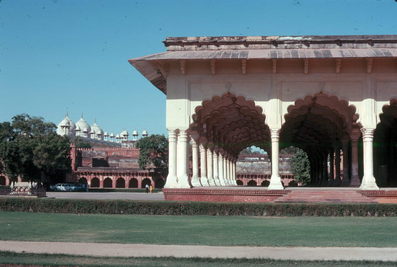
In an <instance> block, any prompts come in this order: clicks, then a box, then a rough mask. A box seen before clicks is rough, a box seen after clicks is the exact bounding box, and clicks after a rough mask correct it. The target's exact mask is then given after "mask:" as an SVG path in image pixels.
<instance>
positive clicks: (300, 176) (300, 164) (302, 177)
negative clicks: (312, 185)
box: [288, 148, 310, 185]
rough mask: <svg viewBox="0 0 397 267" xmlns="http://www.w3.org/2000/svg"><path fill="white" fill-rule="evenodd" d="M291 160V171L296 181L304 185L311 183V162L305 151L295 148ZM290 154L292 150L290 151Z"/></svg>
mask: <svg viewBox="0 0 397 267" xmlns="http://www.w3.org/2000/svg"><path fill="white" fill-rule="evenodd" d="M294 150H295V151H293V156H292V159H291V169H292V173H293V174H294V177H295V180H296V181H297V182H298V183H302V185H306V184H308V183H309V182H310V162H309V158H308V156H307V154H306V152H305V151H303V150H302V149H300V148H295V149H294ZM288 152H289V153H290V152H291V150H288Z"/></svg>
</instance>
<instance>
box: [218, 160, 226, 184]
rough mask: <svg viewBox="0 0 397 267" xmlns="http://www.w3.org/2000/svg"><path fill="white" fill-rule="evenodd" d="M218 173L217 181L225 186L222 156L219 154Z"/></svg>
mask: <svg viewBox="0 0 397 267" xmlns="http://www.w3.org/2000/svg"><path fill="white" fill-rule="evenodd" d="M218 172H219V180H220V181H221V184H222V185H224V186H225V185H227V184H226V181H225V177H224V176H223V155H222V153H221V152H219V156H218Z"/></svg>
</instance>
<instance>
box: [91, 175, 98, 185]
mask: <svg viewBox="0 0 397 267" xmlns="http://www.w3.org/2000/svg"><path fill="white" fill-rule="evenodd" d="M90 187H99V179H98V178H97V177H94V178H92V179H91V185H90Z"/></svg>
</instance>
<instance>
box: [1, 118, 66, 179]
mask: <svg viewBox="0 0 397 267" xmlns="http://www.w3.org/2000/svg"><path fill="white" fill-rule="evenodd" d="M55 128H56V126H55V124H53V123H49V122H45V121H44V120H43V118H39V117H30V116H29V115H27V114H21V115H17V116H15V117H13V118H12V122H11V124H10V123H8V122H3V123H1V124H0V161H1V162H2V166H3V171H4V172H5V173H6V174H7V176H8V177H9V178H10V180H12V181H15V180H16V179H17V178H18V177H22V178H23V179H25V180H27V181H32V182H33V181H34V182H38V183H39V184H44V183H50V182H51V181H53V180H56V179H59V176H60V175H65V174H66V173H67V172H68V171H70V158H69V151H70V144H69V139H68V138H67V137H63V136H59V135H57V134H56V133H55Z"/></svg>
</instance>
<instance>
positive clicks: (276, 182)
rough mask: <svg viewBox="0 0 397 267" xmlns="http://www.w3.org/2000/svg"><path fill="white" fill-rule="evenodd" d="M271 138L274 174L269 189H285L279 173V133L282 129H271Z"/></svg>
mask: <svg viewBox="0 0 397 267" xmlns="http://www.w3.org/2000/svg"><path fill="white" fill-rule="evenodd" d="M270 132H271V140H272V176H271V177H270V184H269V187H268V189H270V190H275V189H284V187H283V185H282V184H281V178H280V175H279V167H278V161H279V156H278V153H279V143H278V142H279V133H280V129H271V130H270Z"/></svg>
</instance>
